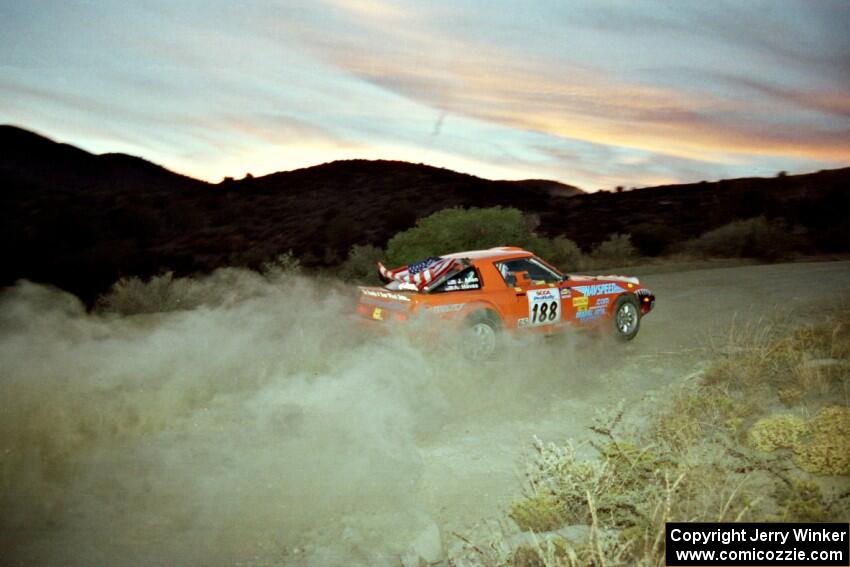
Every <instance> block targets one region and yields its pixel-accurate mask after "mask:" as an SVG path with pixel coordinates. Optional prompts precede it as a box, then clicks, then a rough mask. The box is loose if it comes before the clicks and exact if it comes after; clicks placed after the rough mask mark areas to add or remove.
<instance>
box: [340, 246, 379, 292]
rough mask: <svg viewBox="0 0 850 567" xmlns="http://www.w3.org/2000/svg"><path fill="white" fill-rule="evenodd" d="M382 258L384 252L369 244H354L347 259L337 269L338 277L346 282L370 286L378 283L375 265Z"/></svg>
mask: <svg viewBox="0 0 850 567" xmlns="http://www.w3.org/2000/svg"><path fill="white" fill-rule="evenodd" d="M383 257H384V251H383V250H381V249H380V248H378V247H377V246H373V245H371V244H364V245H361V244H355V245H354V246H352V247H351V250H350V251H349V252H348V258H346V260H345V262H343V264H342V266H340V267H339V272H338V274H339V276H340V277H341V278H342V279H344V280H346V281H357V282H363V283H370V284H378V283H380V281H381V280H380V278H379V277H378V272H377V268H376V265H377V263H378V262H379V261H380V260H381V259H382V258H383Z"/></svg>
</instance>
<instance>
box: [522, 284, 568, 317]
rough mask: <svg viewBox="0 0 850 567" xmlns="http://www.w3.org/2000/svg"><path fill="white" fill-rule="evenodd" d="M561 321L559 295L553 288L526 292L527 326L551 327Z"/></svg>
mask: <svg viewBox="0 0 850 567" xmlns="http://www.w3.org/2000/svg"><path fill="white" fill-rule="evenodd" d="M560 320H561V293H560V291H558V290H557V289H555V288H548V289H533V290H529V292H528V325H529V326H531V327H536V326H539V325H551V324H553V323H557V322H558V321H560Z"/></svg>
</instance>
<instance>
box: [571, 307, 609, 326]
mask: <svg viewBox="0 0 850 567" xmlns="http://www.w3.org/2000/svg"><path fill="white" fill-rule="evenodd" d="M604 314H605V308H604V307H594V308H593V309H584V310H582V311H577V312H576V319H578V320H579V322H581V323H586V322H587V321H593V320H595V319H598V318H600V317H601V316H603V315H604Z"/></svg>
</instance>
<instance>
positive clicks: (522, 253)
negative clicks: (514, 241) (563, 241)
mask: <svg viewBox="0 0 850 567" xmlns="http://www.w3.org/2000/svg"><path fill="white" fill-rule="evenodd" d="M533 255H534V254H532V253H531V252H529V251H528V250H523V249H522V248H518V247H517V246H498V247H496V248H489V249H487V250H468V251H466V252H455V253H454V254H445V255H443V258H455V259H457V260H462V259H467V260H510V259H512V258H527V257H529V256H533Z"/></svg>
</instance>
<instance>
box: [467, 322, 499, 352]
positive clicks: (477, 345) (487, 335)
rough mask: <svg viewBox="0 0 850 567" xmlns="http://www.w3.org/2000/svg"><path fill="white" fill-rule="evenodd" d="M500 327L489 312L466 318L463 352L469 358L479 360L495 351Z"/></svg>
mask: <svg viewBox="0 0 850 567" xmlns="http://www.w3.org/2000/svg"><path fill="white" fill-rule="evenodd" d="M500 330H501V325H500V324H499V319H498V316H497V315H495V314H494V313H492V312H491V311H476V312H475V313H473V314H472V315H470V316H469V317H467V319H466V322H465V328H464V337H463V345H462V347H463V352H464V354H465V355H466V356H468V357H469V358H472V359H475V360H480V359H482V358H486V357H488V356H490V355H491V354H493V353H494V352H495V351H496V347H497V346H498V344H499V332H500Z"/></svg>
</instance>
